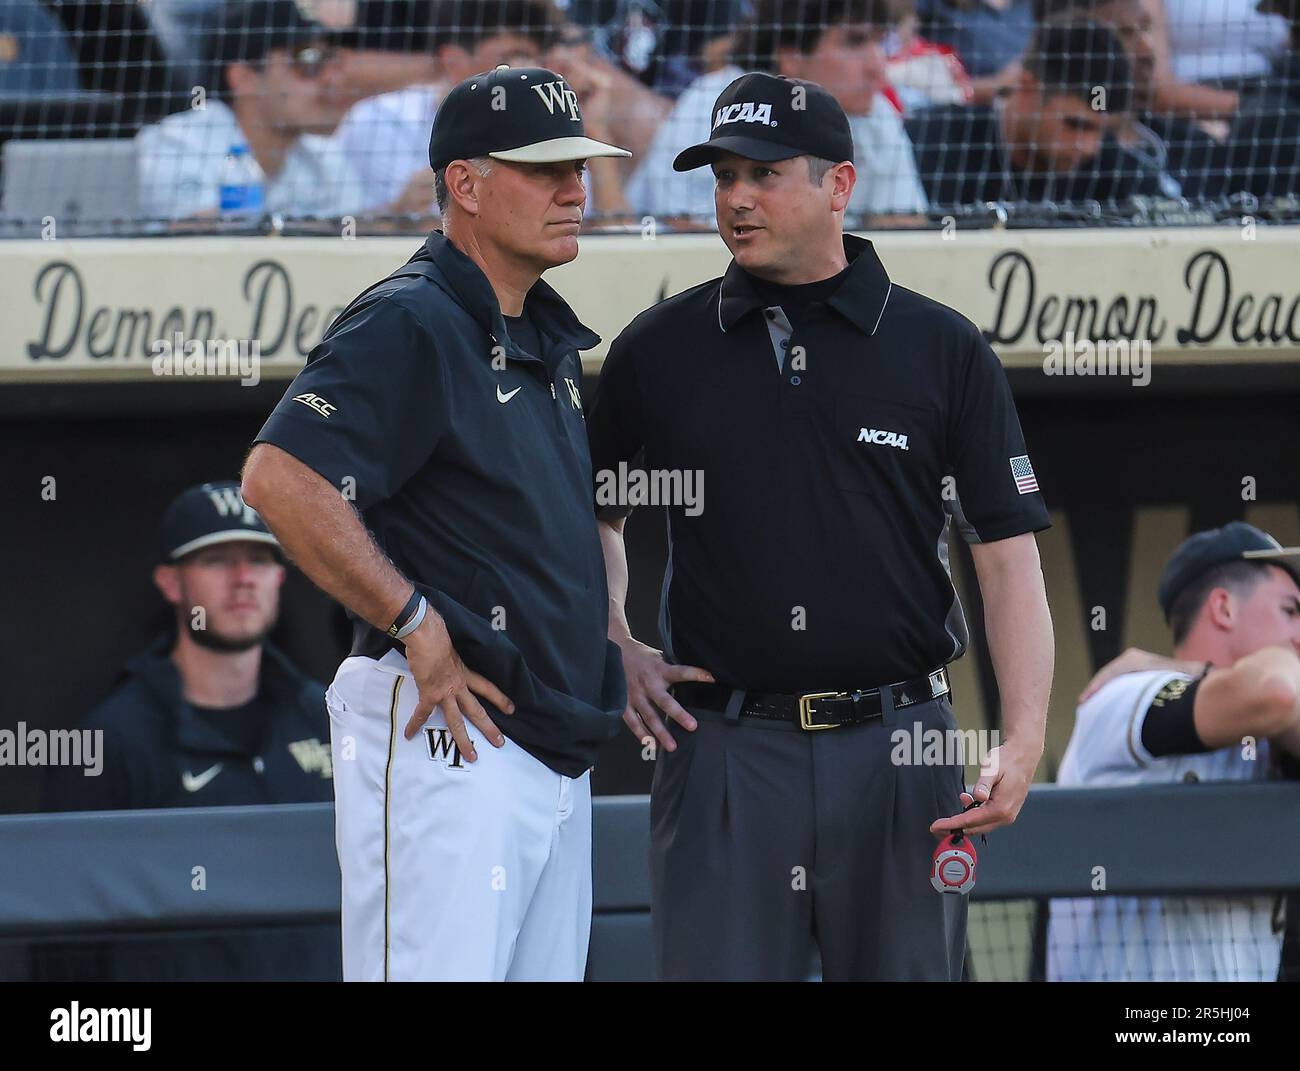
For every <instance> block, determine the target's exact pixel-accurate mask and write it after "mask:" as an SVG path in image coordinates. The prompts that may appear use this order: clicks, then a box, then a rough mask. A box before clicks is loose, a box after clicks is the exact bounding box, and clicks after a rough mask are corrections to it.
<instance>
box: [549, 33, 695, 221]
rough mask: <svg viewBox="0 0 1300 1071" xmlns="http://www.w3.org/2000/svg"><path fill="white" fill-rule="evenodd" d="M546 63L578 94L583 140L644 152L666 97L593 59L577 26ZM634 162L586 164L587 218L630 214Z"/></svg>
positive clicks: (660, 118)
mask: <svg viewBox="0 0 1300 1071" xmlns="http://www.w3.org/2000/svg"><path fill="white" fill-rule="evenodd" d="M545 64H546V66H547V67H549V68H550V69H551V70H553V71H557V72H558V73H560V74H562V75H564V78H565V80H566V81H567V82H568V83H569V85H570V86H571V87H572V88H573V91H574V92H575V93H577V94H578V102H579V105H580V107H581V110H582V120H583V124H584V126H585V127H586V130H587V136H588V137H590V138H595V139H596V140H597V141H603V142H606V143H608V144H613V145H621V146H624V147H626V148H627V149H628V150H629V151H630V152H631V153H632V154H633V158H635V156H636V155H637V154H638V153H641V152H644V151H645V149H646V146H648V145H649V143H650V140H651V139H652V138H653V137H654V134H655V131H656V130H657V129H658V128H659V124H660V122H662V121H663V118H664V116H665V115H667V114H668V110H669V108H670V104H669V102H668V101H667V99H666V98H664V97H661V96H660V95H659V94H657V93H655V92H653V91H652V90H650V89H648V88H647V87H646V86H645V85H643V84H642V83H641V82H639V81H637V80H636V79H635V78H633V77H632V76H631V75H630V74H628V73H627V72H626V71H624V70H623V69H622V68H620V67H617V66H615V65H614V64H612V63H610V62H609V61H607V60H605V59H603V58H601V57H600V56H599V55H597V54H596V51H595V49H593V48H592V45H591V40H590V35H589V34H588V33H587V32H586V31H584V30H582V29H580V28H578V27H576V26H566V27H564V28H563V29H562V30H561V31H560V38H559V41H558V42H557V43H556V44H555V45H554V46H553V47H552V48H551V49H549V50H548V51H547V53H546V59H545ZM632 162H633V161H632V160H629V159H625V158H616V157H609V156H606V157H596V158H593V159H591V160H588V161H587V171H588V181H587V186H588V196H589V201H588V209H587V215H588V216H591V215H596V216H613V215H621V214H625V213H627V212H628V211H629V208H628V203H627V198H626V196H625V194H624V185H625V182H626V177H627V174H628V172H629V170H630V167H629V165H631V164H632Z"/></svg>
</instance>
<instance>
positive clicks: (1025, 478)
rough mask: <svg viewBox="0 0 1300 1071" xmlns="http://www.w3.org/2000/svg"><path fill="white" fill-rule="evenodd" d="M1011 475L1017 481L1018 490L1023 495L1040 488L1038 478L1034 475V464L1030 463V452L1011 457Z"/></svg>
mask: <svg viewBox="0 0 1300 1071" xmlns="http://www.w3.org/2000/svg"><path fill="white" fill-rule="evenodd" d="M1011 475H1012V477H1013V478H1014V479H1015V481H1016V490H1017V491H1019V492H1020V493H1021V494H1022V495H1028V494H1032V493H1033V492H1034V491H1037V490H1038V479H1037V477H1035V476H1034V466H1033V465H1031V464H1030V463H1029V455H1028V454H1021V455H1020V456H1019V457H1013V458H1011Z"/></svg>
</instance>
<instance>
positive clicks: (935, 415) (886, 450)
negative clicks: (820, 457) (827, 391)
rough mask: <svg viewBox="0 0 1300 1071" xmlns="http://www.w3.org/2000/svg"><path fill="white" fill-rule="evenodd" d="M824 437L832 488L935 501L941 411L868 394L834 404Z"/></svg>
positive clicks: (846, 398) (848, 397)
mask: <svg viewBox="0 0 1300 1071" xmlns="http://www.w3.org/2000/svg"><path fill="white" fill-rule="evenodd" d="M829 417H830V419H829V426H828V427H827V428H825V429H824V431H825V433H826V439H827V440H828V441H826V442H825V443H824V445H825V448H826V457H827V459H828V465H829V468H830V478H831V481H832V483H834V485H835V486H836V487H837V488H839V489H840V490H841V491H846V492H848V493H850V494H866V495H872V496H873V497H875V498H890V497H893V496H896V495H898V494H900V493H908V492H913V493H918V494H926V493H927V492H928V493H930V494H931V495H934V496H935V497H937V492H938V490H939V470H940V465H941V456H940V455H941V453H942V450H941V443H940V437H939V432H940V426H939V412H938V410H937V409H928V408H925V407H923V406H920V405H913V404H911V403H910V402H900V401H896V400H893V399H886V398H881V397H878V396H874V395H868V394H842V395H840V396H839V397H838V398H836V399H835V401H834V403H833V409H832V412H831V413H830V415H829Z"/></svg>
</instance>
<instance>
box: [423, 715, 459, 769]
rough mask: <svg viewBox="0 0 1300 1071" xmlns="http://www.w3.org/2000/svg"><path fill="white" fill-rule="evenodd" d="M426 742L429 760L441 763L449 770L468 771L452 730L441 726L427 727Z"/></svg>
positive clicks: (425, 732)
mask: <svg viewBox="0 0 1300 1071" xmlns="http://www.w3.org/2000/svg"><path fill="white" fill-rule="evenodd" d="M424 742H425V744H426V745H427V746H428V748H429V758H431V759H432V760H433V761H434V762H440V763H442V764H443V765H444V766H446V767H447V769H449V770H468V769H469V767H468V766H466V765H465V761H464V759H462V758H461V754H460V747H459V745H458V744H457V743H456V738H455V737H454V736H452V735H451V730H450V729H447V728H445V727H444V726H441V725H435V726H425V729H424Z"/></svg>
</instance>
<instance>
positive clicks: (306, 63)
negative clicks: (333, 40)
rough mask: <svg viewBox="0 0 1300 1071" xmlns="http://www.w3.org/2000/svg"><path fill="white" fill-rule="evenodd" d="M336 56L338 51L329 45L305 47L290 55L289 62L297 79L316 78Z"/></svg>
mask: <svg viewBox="0 0 1300 1071" xmlns="http://www.w3.org/2000/svg"><path fill="white" fill-rule="evenodd" d="M337 55H338V50H337V49H336V48H334V47H332V46H330V45H307V46H305V47H303V48H300V49H298V50H297V51H295V52H292V53H290V55H289V62H290V63H292V64H293V69H294V73H296V74H297V75H298V77H299V78H317V77H319V76H320V73H321V71H322V70H324V68H325V67H326V65H327V64H329V63H331V62H333V60H334V57H335V56H337Z"/></svg>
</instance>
